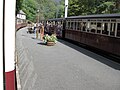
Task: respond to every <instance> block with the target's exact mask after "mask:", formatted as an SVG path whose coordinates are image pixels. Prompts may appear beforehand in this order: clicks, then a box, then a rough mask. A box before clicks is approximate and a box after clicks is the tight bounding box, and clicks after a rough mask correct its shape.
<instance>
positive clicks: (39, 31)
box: [34, 23, 44, 40]
mask: <svg viewBox="0 0 120 90" xmlns="http://www.w3.org/2000/svg"><path fill="white" fill-rule="evenodd" d="M34 33H35V37H36V38H38V36H39V35H40V40H43V37H44V25H43V24H42V23H39V24H38V23H35V24H34Z"/></svg>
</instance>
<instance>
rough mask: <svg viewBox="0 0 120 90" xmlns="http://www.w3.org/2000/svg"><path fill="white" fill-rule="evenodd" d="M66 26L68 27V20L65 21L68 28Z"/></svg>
mask: <svg viewBox="0 0 120 90" xmlns="http://www.w3.org/2000/svg"><path fill="white" fill-rule="evenodd" d="M68 27H69V26H68V21H67V22H66V29H68Z"/></svg>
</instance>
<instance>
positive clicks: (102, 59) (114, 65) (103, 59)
mask: <svg viewBox="0 0 120 90" xmlns="http://www.w3.org/2000/svg"><path fill="white" fill-rule="evenodd" d="M59 42H61V43H62V44H65V45H67V46H69V47H71V48H73V49H75V50H77V51H79V52H81V53H83V54H85V55H87V56H89V57H91V58H94V59H95V60H97V61H99V62H101V63H104V64H106V65H108V66H110V67H111V68H114V69H117V70H120V64H119V63H116V62H114V60H113V61H112V59H111V60H109V59H108V58H106V57H104V56H101V55H98V54H96V53H95V52H92V51H89V50H87V49H85V48H82V47H80V46H77V45H75V44H72V43H69V42H67V41H64V40H61V39H59ZM95 54H96V55H95Z"/></svg>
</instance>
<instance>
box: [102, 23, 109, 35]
mask: <svg viewBox="0 0 120 90" xmlns="http://www.w3.org/2000/svg"><path fill="white" fill-rule="evenodd" d="M102 34H106V35H108V23H105V24H104V25H103V31H102Z"/></svg>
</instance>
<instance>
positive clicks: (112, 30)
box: [110, 23, 116, 36]
mask: <svg viewBox="0 0 120 90" xmlns="http://www.w3.org/2000/svg"><path fill="white" fill-rule="evenodd" d="M115 26H116V24H115V23H111V27H110V35H111V36H114V35H115Z"/></svg>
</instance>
